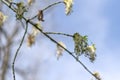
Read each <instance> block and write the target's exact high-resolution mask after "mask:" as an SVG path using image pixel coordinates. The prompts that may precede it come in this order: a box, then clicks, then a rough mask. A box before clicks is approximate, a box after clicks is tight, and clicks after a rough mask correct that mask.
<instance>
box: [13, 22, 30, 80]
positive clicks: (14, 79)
mask: <svg viewBox="0 0 120 80" xmlns="http://www.w3.org/2000/svg"><path fill="white" fill-rule="evenodd" d="M27 30H28V23H26V29H25V32H24V35H23V37H22V40H21V42H20V45H19V47H18V49H17V51H16V53H15V56H14V59H13V62H12V71H13V80H16V78H15V61H16V58H17V55H18V52H19V50H20V48H21V47H22V44H23V41H24V38H25V35H26V33H27Z"/></svg>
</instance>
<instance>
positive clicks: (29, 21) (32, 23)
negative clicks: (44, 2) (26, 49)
mask: <svg viewBox="0 0 120 80" xmlns="http://www.w3.org/2000/svg"><path fill="white" fill-rule="evenodd" d="M2 2H3V3H4V4H5V5H7V6H8V7H9V6H10V5H9V4H8V3H6V1H4V0H2ZM50 7H51V6H50ZM9 8H10V9H12V10H13V11H14V12H15V10H14V9H13V8H12V7H9ZM48 8H49V7H48ZM48 8H45V10H46V9H48ZM22 18H23V19H24V20H25V21H26V22H28V23H30V24H31V25H33V26H34V27H35V28H36V29H38V30H39V31H40V32H41V33H42V34H44V35H45V36H46V37H47V38H49V39H50V40H51V41H52V42H54V43H55V44H57V45H59V46H60V47H61V48H63V49H64V50H65V51H66V52H68V53H69V54H70V55H71V56H72V57H73V58H74V59H75V60H76V61H77V62H78V63H79V64H81V65H82V66H83V68H84V69H85V70H86V71H87V72H88V73H90V74H91V75H92V76H94V77H95V78H96V79H97V80H101V79H100V78H98V77H97V76H95V75H94V74H93V73H92V72H91V71H90V70H89V69H88V68H87V67H86V66H85V65H84V64H83V63H82V62H81V61H80V60H79V59H78V58H76V56H75V55H73V54H72V52H70V51H69V50H68V49H66V48H64V47H63V46H62V45H60V44H59V43H58V42H57V41H56V40H54V39H53V38H52V37H51V36H49V35H48V34H46V33H45V32H43V31H42V30H41V29H39V28H38V27H37V26H36V24H35V23H34V22H32V21H31V20H28V19H27V18H25V17H24V16H23V17H22ZM24 35H25V34H24ZM23 37H24V36H23ZM23 40H24V38H22V41H23ZM22 41H21V44H20V46H19V48H18V50H17V52H16V54H15V57H14V61H13V65H12V68H13V75H14V76H13V77H14V80H15V70H14V64H15V60H16V57H17V54H18V51H19V49H20V47H21V45H22Z"/></svg>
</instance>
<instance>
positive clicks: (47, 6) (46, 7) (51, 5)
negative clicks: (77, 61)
mask: <svg viewBox="0 0 120 80" xmlns="http://www.w3.org/2000/svg"><path fill="white" fill-rule="evenodd" d="M60 3H64V2H63V1H59V2H56V3H53V4H51V5H49V6H47V7H46V8H44V9H42V11H45V10H47V9H49V8H50V7H52V6H55V5H57V4H60Z"/></svg>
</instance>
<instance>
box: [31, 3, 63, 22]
mask: <svg viewBox="0 0 120 80" xmlns="http://www.w3.org/2000/svg"><path fill="white" fill-rule="evenodd" d="M60 3H64V2H63V1H59V2H56V3H53V4H50V5H49V6H47V7H45V8H44V9H42V11H45V10H47V9H49V8H50V7H53V6H55V5H57V4H60ZM37 16H38V14H37V15H35V16H34V17H32V18H31V19H30V20H33V19H35V18H36V17H37Z"/></svg>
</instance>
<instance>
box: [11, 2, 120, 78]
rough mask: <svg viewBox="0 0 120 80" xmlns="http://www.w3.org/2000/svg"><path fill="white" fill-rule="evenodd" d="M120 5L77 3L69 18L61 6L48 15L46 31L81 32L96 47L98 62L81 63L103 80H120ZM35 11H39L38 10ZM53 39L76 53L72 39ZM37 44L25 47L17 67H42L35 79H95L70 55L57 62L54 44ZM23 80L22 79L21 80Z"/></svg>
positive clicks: (45, 24)
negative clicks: (98, 74) (97, 73)
mask: <svg viewBox="0 0 120 80" xmlns="http://www.w3.org/2000/svg"><path fill="white" fill-rule="evenodd" d="M45 1H47V0H45ZM119 3H120V0H74V5H73V12H72V13H71V15H69V16H66V15H65V10H64V6H63V5H58V6H57V7H54V8H51V11H50V10H49V11H50V14H49V12H46V16H45V19H46V21H45V23H43V27H44V29H45V30H47V31H55V32H65V33H69V34H73V33H75V32H79V33H80V34H82V35H88V39H89V40H90V41H92V42H93V43H95V44H96V48H97V51H96V54H97V59H96V61H95V62H94V63H93V64H92V63H90V62H89V60H88V59H87V58H84V57H80V60H81V61H82V62H83V63H85V64H86V66H87V67H89V69H90V70H91V71H98V72H99V73H100V75H101V78H102V79H103V80H114V79H120V78H119V76H120V72H119V67H120V63H119V61H118V60H119V58H120V47H119V45H120V43H119V41H120V37H119V34H120V31H119V30H120V27H119V26H120V22H119V21H120V10H119V8H120V5H119ZM38 5H39V4H36V7H37V8H39V6H38ZM34 10H35V11H37V9H35V8H34ZM53 37H54V38H55V39H56V40H57V41H63V42H64V43H65V44H66V46H67V48H68V49H69V50H71V51H73V48H74V44H73V42H72V39H71V38H67V37H62V36H60V37H58V36H53ZM37 41H38V42H37V43H36V44H35V45H34V46H33V47H32V48H27V47H26V44H25V45H24V47H26V48H22V49H21V52H20V53H24V54H21V57H20V58H18V59H17V61H18V63H17V64H22V66H23V68H27V69H28V67H29V66H30V65H31V66H33V67H34V66H36V65H38V64H40V65H39V67H40V68H39V67H38V73H37V75H35V76H37V79H38V80H90V79H91V77H92V76H91V75H90V74H89V73H88V72H86V71H85V70H84V68H83V67H82V66H81V65H80V64H79V63H77V62H76V61H75V60H74V59H73V58H72V57H71V56H70V55H69V54H68V53H66V52H65V53H64V54H63V56H62V57H61V58H60V60H59V61H57V59H56V57H55V48H56V46H55V44H54V43H52V42H51V41H49V40H48V39H46V38H43V37H42V38H41V36H38V38H37ZM13 52H14V51H13ZM24 59H25V60H24ZM34 61H36V62H34ZM23 62H24V63H23ZM30 62H31V63H32V64H31V63H30ZM17 64H16V65H17ZM18 66H19V65H18ZM18 77H19V76H18ZM19 80H22V79H20V78H19Z"/></svg>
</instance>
